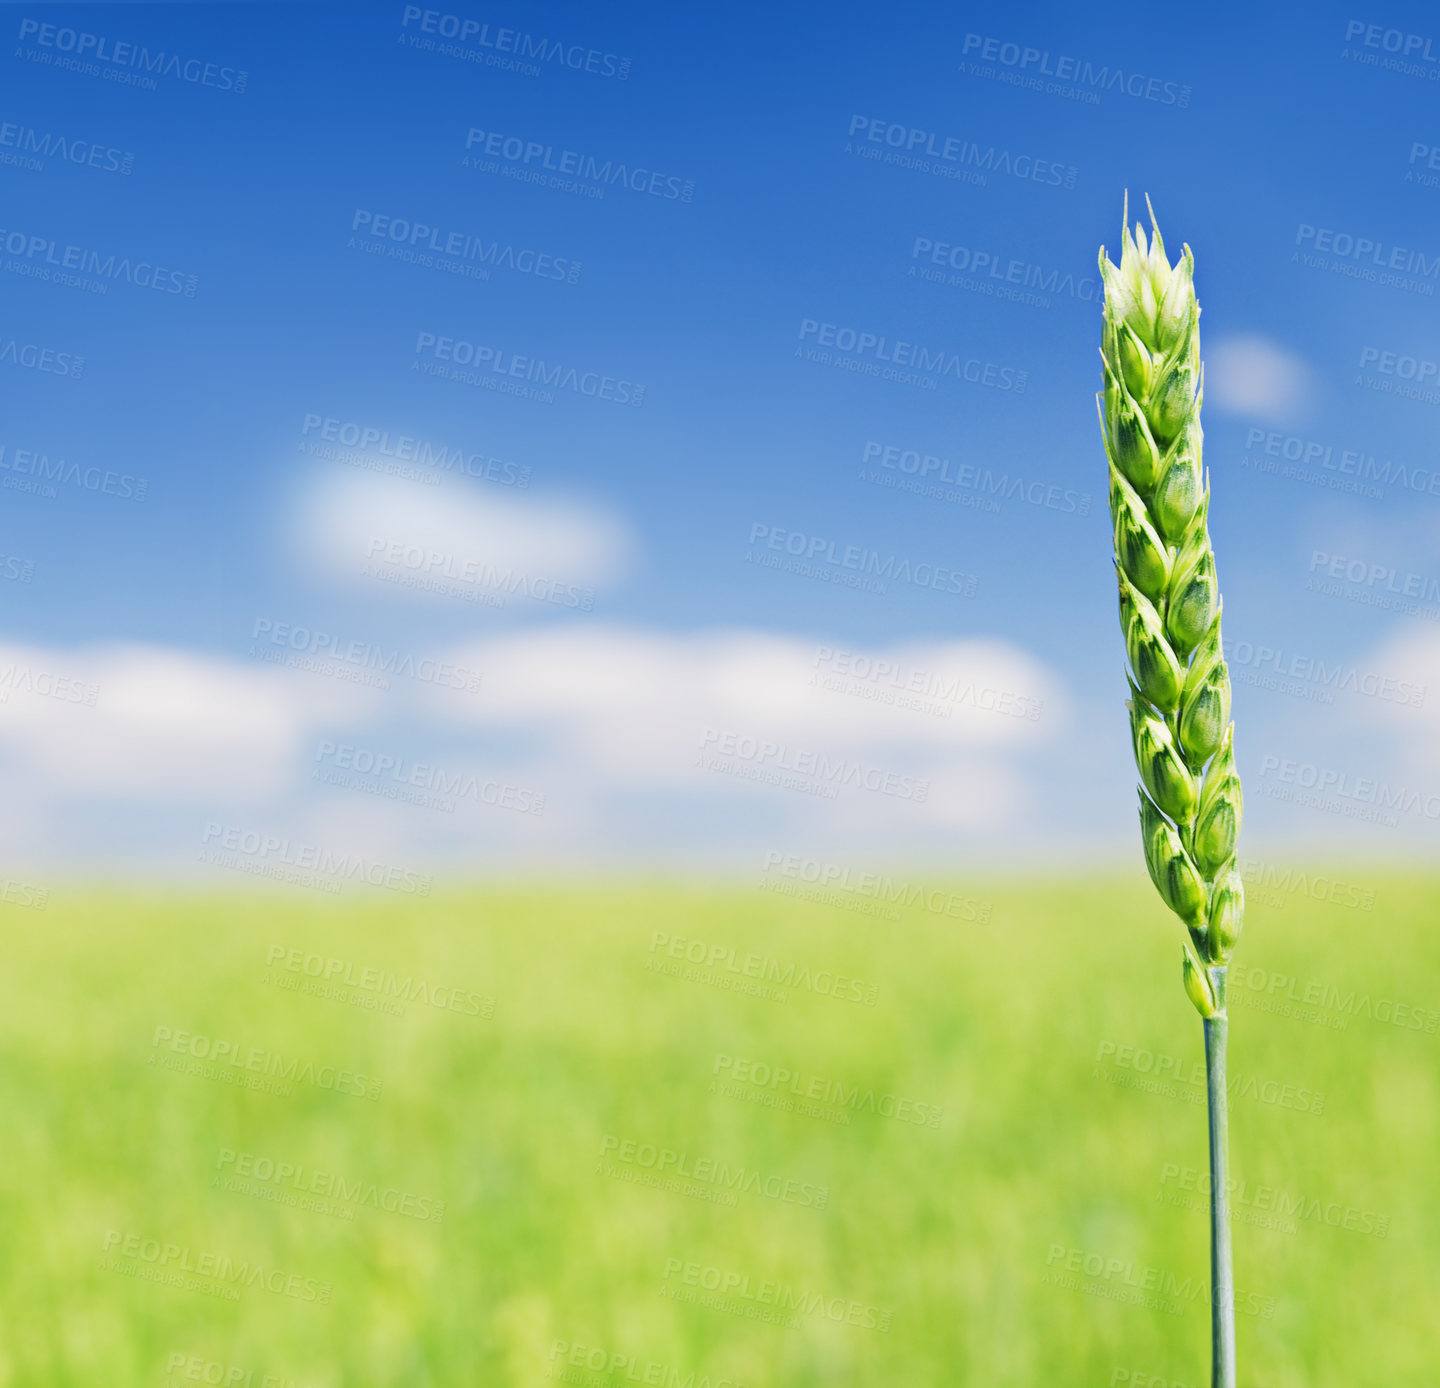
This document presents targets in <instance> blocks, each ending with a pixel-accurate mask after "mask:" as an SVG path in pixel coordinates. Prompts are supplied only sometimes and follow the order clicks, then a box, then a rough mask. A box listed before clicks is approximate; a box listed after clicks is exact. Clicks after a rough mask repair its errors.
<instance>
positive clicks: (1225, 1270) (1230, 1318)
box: [1205, 964, 1235, 1388]
mask: <svg viewBox="0 0 1440 1388" xmlns="http://www.w3.org/2000/svg"><path fill="white" fill-rule="evenodd" d="M1209 972H1210V981H1211V985H1212V987H1213V989H1214V991H1215V995H1216V998H1217V1000H1218V1002H1219V1005H1220V1009H1221V1010H1220V1011H1219V1012H1218V1013H1217V1014H1216V1015H1215V1016H1213V1017H1207V1018H1205V1094H1206V1098H1207V1099H1208V1101H1209V1109H1210V1340H1211V1360H1210V1362H1211V1371H1210V1385H1211V1388H1235V1272H1234V1259H1233V1257H1232V1255H1231V1250H1230V1110H1229V1096H1228V1093H1227V1090H1226V1086H1225V1043H1226V1041H1227V1040H1228V1037H1229V1031H1230V1019H1229V1017H1228V1016H1227V1015H1226V1014H1225V1011H1224V1007H1225V966H1224V965H1223V964H1222V965H1218V966H1217V967H1215V968H1212V969H1211V970H1210V971H1209Z"/></svg>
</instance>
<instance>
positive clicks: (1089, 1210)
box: [0, 868, 1440, 1388]
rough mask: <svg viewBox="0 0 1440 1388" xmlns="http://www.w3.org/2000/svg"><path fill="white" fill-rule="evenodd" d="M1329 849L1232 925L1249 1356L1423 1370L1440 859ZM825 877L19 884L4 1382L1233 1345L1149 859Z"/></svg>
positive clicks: (1116, 1377)
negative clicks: (1429, 869) (880, 890)
mask: <svg viewBox="0 0 1440 1388" xmlns="http://www.w3.org/2000/svg"><path fill="white" fill-rule="evenodd" d="M1347 880H1350V881H1354V882H1357V883H1360V884H1362V885H1364V884H1368V885H1369V886H1370V887H1373V889H1374V901H1373V907H1372V908H1371V909H1368V910H1367V909H1361V908H1358V907H1354V906H1343V905H1331V904H1325V903H1323V902H1318V901H1316V900H1314V899H1312V897H1311V896H1310V895H1309V894H1307V893H1306V892H1305V891H1303V890H1299V889H1297V884H1296V883H1294V882H1292V883H1289V884H1288V885H1287V884H1284V883H1282V884H1281V885H1279V886H1277V887H1274V888H1272V889H1271V890H1270V891H1268V892H1264V893H1261V894H1259V899H1254V900H1252V905H1251V908H1250V912H1249V920H1248V923H1247V927H1246V938H1245V939H1244V940H1243V941H1242V943H1241V946H1240V949H1239V951H1238V953H1237V959H1236V962H1237V965H1238V966H1239V968H1240V970H1241V971H1242V974H1243V979H1242V981H1243V982H1244V983H1245V984H1246V985H1247V986H1245V987H1242V988H1240V989H1238V990H1237V995H1236V997H1235V999H1234V1001H1233V1003H1232V1009H1231V1013H1232V1023H1231V1032H1232V1045H1231V1068H1232V1081H1233V1083H1234V1086H1235V1093H1234V1097H1233V1099H1232V1118H1231V1122H1232V1135H1233V1136H1232V1141H1233V1165H1234V1168H1235V1175H1236V1177H1237V1179H1238V1180H1239V1181H1241V1182H1243V1183H1244V1185H1243V1188H1242V1189H1240V1190H1239V1191H1237V1224H1236V1230H1235V1242H1236V1280H1237V1283H1238V1286H1239V1289H1240V1305H1241V1312H1242V1314H1240V1316H1239V1317H1238V1320H1239V1337H1240V1356H1241V1374H1240V1382H1241V1384H1242V1385H1247V1386H1248V1388H1323V1386H1324V1385H1335V1386H1336V1388H1354V1386H1355V1385H1361V1384H1396V1385H1402V1384H1419V1383H1422V1382H1425V1383H1428V1382H1433V1381H1435V1377H1436V1375H1437V1372H1440V1319H1437V1317H1436V1316H1435V1307H1436V1306H1437V1305H1440V1174H1437V1144H1440V1131H1437V1115H1440V1109H1437V1105H1440V1035H1437V1032H1436V1023H1437V1020H1440V931H1437V929H1436V922H1437V919H1440V884H1437V883H1436V882H1434V881H1422V880H1420V879H1418V878H1411V879H1406V878H1404V877H1403V876H1397V875H1396V874H1395V873H1394V872H1393V871H1390V872H1387V871H1385V870H1379V869H1366V868H1357V869H1356V870H1355V871H1354V872H1353V873H1351V874H1348V877H1347ZM838 900H839V904H838V905H837V904H834V903H831V902H816V901H807V900H798V899H794V898H791V897H787V896H784V895H779V894H776V893H774V892H769V891H762V890H759V889H758V888H757V887H755V886H753V885H752V886H745V885H738V886H729V887H716V888H701V887H682V886H674V885H652V886H636V887H632V888H619V887H615V886H607V887H603V888H596V889H593V890H585V889H582V888H581V887H578V886H563V885H562V886H552V887H524V888H513V889H498V888H488V889H482V890H474V891H469V892H464V893H458V892H457V893H455V894H451V895H437V896H436V897H433V898H430V899H426V900H421V899H417V898H414V897H404V896H394V895H390V894H380V895H378V896H373V897H356V898H347V899H345V900H339V899H332V898H327V897H323V896H318V895H316V894H303V895H297V896H275V895H264V894H261V893H253V894H246V893H234V894H230V895H208V896H206V895H193V896H179V895H168V896H167V895H160V894H154V895H142V894H137V893H134V892H130V893H126V892H106V893H98V892H96V893H92V894H90V895H81V894H79V893H67V892H66V891H64V890H59V891H57V892H56V893H55V894H54V897H53V899H52V900H51V902H50V904H49V906H48V908H47V909H44V910H36V909H22V908H19V907H16V906H13V905H12V906H6V907H4V908H0V909H3V915H0V931H3V943H0V951H3V953H0V958H3V959H4V967H3V970H0V1235H3V1249H4V1257H3V1259H0V1388H10V1386H11V1385H26V1388H28V1386H29V1385H35V1386H36V1388H60V1386H61V1385H76V1386H77V1388H78V1386H79V1385H84V1388H96V1385H107V1388H128V1386H129V1385H144V1386H145V1388H162V1385H165V1384H167V1383H174V1384H177V1385H178V1384H185V1383H203V1382H222V1383H224V1382H230V1383H241V1384H245V1385H250V1388H266V1385H280V1384H291V1383H294V1384H297V1385H303V1384H310V1385H315V1386H316V1388H320V1386H321V1385H332V1386H333V1385H341V1384H344V1385H359V1384H375V1385H412V1384H413V1385H462V1384H463V1385H532V1384H544V1383H547V1382H568V1383H573V1384H593V1385H596V1388H606V1386H608V1385H617V1386H618V1385H628V1384H634V1383H642V1384H663V1385H667V1386H673V1385H682V1384H688V1385H690V1388H705V1385H707V1384H708V1385H709V1388H718V1385H721V1384H746V1385H751V1388H761V1385H771V1386H773V1388H811V1386H812V1385H814V1386H815V1388H819V1385H825V1388H841V1386H842V1385H847V1386H848V1385H856V1386H857V1388H858V1386H859V1385H866V1388H921V1385H932V1384H934V1385H939V1384H975V1385H985V1388H999V1386H1000V1385H1012V1384H1013V1385H1025V1388H1034V1386H1035V1385H1045V1386H1046V1388H1050V1386H1051V1385H1053V1386H1054V1388H1069V1385H1095V1386H1096V1388H1099V1386H1100V1385H1111V1384H1132V1385H1133V1384H1143V1385H1146V1386H1147V1388H1154V1385H1158V1384H1160V1383H1166V1384H1169V1383H1179V1384H1187V1385H1195V1386H1196V1388H1199V1385H1201V1384H1203V1383H1206V1382H1208V1372H1209V1371H1208V1353H1209V1350H1208V1345H1209V1320H1208V1316H1209V1311H1208V1305H1207V1301H1206V1297H1207V1288H1206V1286H1205V1278H1206V1276H1207V1275H1208V1251H1207V1250H1208V1242H1207V1237H1206V1222H1205V1215H1204V1213H1203V1212H1202V1210H1203V1194H1202V1192H1201V1189H1200V1188H1199V1186H1198V1183H1197V1180H1196V1174H1197V1173H1196V1172H1195V1171H1194V1170H1193V1168H1195V1167H1197V1166H1198V1165H1200V1164H1201V1163H1203V1161H1204V1154H1205V1111H1204V1108H1203V1101H1202V1097H1201V1096H1202V1091H1201V1089H1200V1087H1199V1086H1198V1085H1196V1084H1195V1083H1194V1073H1193V1067H1194V1066H1195V1065H1196V1064H1197V1063H1198V1062H1199V1061H1200V1059H1201V1050H1200V1045H1201V1036H1200V1024H1199V1020H1198V1019H1197V1017H1196V1015H1195V1013H1194V1011H1193V1010H1192V1008H1191V1007H1190V1004H1189V1003H1188V1002H1187V1001H1186V999H1185V997H1184V994H1183V992H1182V990H1181V987H1180V978H1179V956H1180V949H1179V943H1178V934H1177V932H1178V926H1177V925H1176V924H1175V922H1174V921H1173V920H1172V919H1170V918H1168V917H1167V916H1166V915H1165V914H1164V913H1163V911H1162V908H1161V907H1160V906H1159V905H1158V904H1157V903H1156V900H1155V895H1154V892H1153V890H1152V889H1151V887H1150V884H1149V883H1148V882H1147V881H1144V880H1143V879H1140V880H1136V878H1135V877H1134V876H1132V877H1130V878H1129V879H1128V880H1126V881H1125V882H1124V883H1122V884H1119V885H1117V884H1114V883H1107V882H1103V881H1099V880H1092V881H1089V882H1084V883H1082V884H1080V885H1079V886H1060V885H1055V884H1050V883H1046V882H1044V881H1038V882H1032V883H1029V884H1024V883H1008V884H1007V883H1002V882H999V881H997V882H994V883H991V884H988V885H986V886H984V887H983V888H981V887H977V886H975V885H974V884H971V885H969V886H967V887H966V888H964V889H963V890H958V889H957V893H956V897H955V904H954V905H953V906H950V907H949V909H946V907H947V904H948V903H949V900H950V899H949V898H948V897H933V898H931V900H930V908H929V909H927V907H926V906H925V905H924V904H921V905H915V906H912V907H909V908H907V909H904V910H902V911H900V912H899V915H900V919H898V920H895V919H887V918H885V916H883V915H880V916H877V915H875V914H872V913H870V912H868V911H867V910H866V909H864V908H866V907H868V906H869V905H871V904H872V903H870V902H869V901H868V900H867V899H866V898H864V897H860V896H842V897H840V898H838ZM979 903H985V904H984V905H980V904H979ZM935 908H939V909H935ZM987 915H988V919H982V918H983V917H985V916H987ZM657 935H658V936H660V937H661V941H660V943H659V944H658V946H656V947H654V948H652V945H655V941H656V937H657ZM675 939H678V940H683V941H687V942H692V941H694V942H700V943H699V945H698V946H697V945H686V946H684V947H679V946H677V947H676V948H677V949H680V952H681V954H682V956H683V955H684V954H685V953H687V952H688V953H691V954H694V953H697V952H698V953H700V954H703V956H704V958H705V959H706V960H709V959H711V958H712V956H713V957H714V962H713V964H707V963H701V964H693V963H687V962H686V961H685V959H684V958H683V957H682V958H681V959H680V960H675V959H672V958H671V956H670V952H669V950H670V946H669V944H668V941H669V940H675ZM731 951H733V952H734V953H733V956H732V954H731V953H730V952H731ZM748 955H754V956H756V960H758V962H751V963H750V964H749V965H748V968H749V969H750V970H751V976H750V982H749V984H748V985H744V984H743V983H742V986H735V985H736V981H737V980H742V981H743V980H745V979H746V978H747V974H746V972H745V970H746V968H747V964H746V958H747V956H748ZM310 956H313V959H311V960H310V963H309V965H308V967H309V968H311V969H316V968H318V969H320V970H321V973H322V979H323V974H324V971H325V970H326V969H331V970H332V981H331V983H330V985H329V989H330V992H329V994H328V995H327V994H325V993H323V992H319V993H317V992H316V991H314V981H313V979H311V977H310V976H309V974H307V972H306V968H307V957H310ZM332 960H333V961H334V963H333V965H332V964H330V963H327V962H326V961H332ZM687 970H689V971H691V972H690V973H689V974H688V975H687ZM677 973H678V976H677ZM1276 975H1278V976H1280V978H1281V982H1280V983H1278V984H1275V983H1274V977H1275V976H1276ZM767 976H768V981H767ZM837 978H839V979H843V982H841V983H838V984H837V982H836V979H837ZM1272 984H1273V991H1272ZM307 985H309V990H308V991H307ZM1287 999H1288V1001H1287ZM397 1013H399V1014H403V1015H397ZM217 1057H218V1059H217ZM777 1072H789V1073H788V1075H780V1076H779V1078H778V1079H777ZM1157 1073H1158V1075H1159V1078H1157ZM241 1078H244V1079H245V1080H246V1081H247V1082H248V1086H249V1087H247V1085H246V1084H241V1083H236V1082H235V1081H236V1080H237V1079H241ZM377 1090H378V1092H377ZM346 1091H358V1092H346ZM282 1166H283V1168H285V1171H284V1177H283V1179H280V1177H279V1172H280V1170H281V1169H282ZM662 1166H663V1176H662V1175H657V1172H658V1171H659V1170H660V1169H661V1167H662ZM441 1202H443V1205H442V1203H441ZM692 1376H693V1377H692Z"/></svg>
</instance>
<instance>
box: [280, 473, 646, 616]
mask: <svg viewBox="0 0 1440 1388" xmlns="http://www.w3.org/2000/svg"><path fill="white" fill-rule="evenodd" d="M298 521H299V524H298V527H297V532H296V540H297V543H298V544H299V546H300V548H301V550H302V557H303V558H304V559H305V560H307V561H308V562H309V563H311V564H312V565H313V566H315V567H317V568H318V569H319V570H320V572H322V573H323V574H325V575H326V576H327V577H329V578H331V579H335V580H339V581H340V582H343V583H349V584H357V583H358V584H362V585H372V584H373V583H374V582H375V580H374V579H372V578H367V577H365V576H364V571H365V569H366V566H367V565H370V566H372V567H380V568H383V569H384V571H385V574H386V576H388V577H390V578H406V579H411V580H414V579H421V578H429V579H434V580H437V581H441V582H444V581H449V582H451V583H454V584H456V586H457V587H460V588H462V589H465V588H468V587H475V586H477V585H478V586H481V587H484V586H486V585H487V578H486V577H485V575H486V574H487V573H488V574H492V575H493V574H494V573H499V574H506V573H508V572H511V571H514V572H517V573H523V574H525V575H526V576H527V577H529V578H531V579H542V580H545V581H547V582H552V583H572V584H578V585H583V586H590V587H593V586H595V585H597V584H600V583H605V582H609V581H613V580H614V579H615V578H617V577H618V576H619V575H620V574H621V573H622V572H623V570H624V569H625V567H626V564H627V562H628V560H629V556H630V549H631V542H630V537H629V533H628V531H627V529H626V528H625V526H624V525H623V524H622V523H621V522H620V521H619V520H618V519H617V518H616V517H614V516H612V515H611V514H609V513H608V512H604V511H602V510H600V509H598V508H596V507H595V506H593V505H591V504H589V503H585V502H581V501H577V500H561V499H555V498H543V497H538V496H533V495H524V494H521V495H513V496H512V495H509V494H507V493H503V492H500V491H499V490H496V489H490V490H486V491H477V490H474V489H469V488H463V487H459V486H455V485H453V484H452V485H445V486H441V487H421V486H416V485H415V484H414V483H413V482H402V481H397V480H396V479H394V478H388V477H379V476H375V475H372V474H370V473H365V472H352V471H349V470H346V469H342V470H339V471H337V472H336V473H334V474H332V475H329V476H327V477H326V478H325V479H324V480H323V481H320V482H318V483H317V484H316V486H315V488H314V490H313V491H311V492H310V493H309V494H308V495H307V496H306V497H305V499H304V501H303V503H302V504H301V506H300V508H299V511H298ZM488 582H489V583H493V577H492V578H490V579H488ZM387 586H390V587H392V588H393V590H394V591H396V592H400V593H409V594H412V595H416V596H421V597H424V596H428V595H429V594H428V593H427V590H425V589H424V588H420V587H416V586H403V585H402V584H399V583H396V584H392V585H387Z"/></svg>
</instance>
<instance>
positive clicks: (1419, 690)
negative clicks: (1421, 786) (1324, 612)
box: [1357, 631, 1440, 771]
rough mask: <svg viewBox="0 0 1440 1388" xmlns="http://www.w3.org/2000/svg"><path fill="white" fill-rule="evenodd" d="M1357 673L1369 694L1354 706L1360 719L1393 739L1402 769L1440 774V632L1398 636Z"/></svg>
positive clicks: (1361, 663) (1360, 664)
mask: <svg viewBox="0 0 1440 1388" xmlns="http://www.w3.org/2000/svg"><path fill="white" fill-rule="evenodd" d="M1357 670H1358V675H1359V678H1360V679H1361V680H1363V683H1364V687H1363V688H1362V690H1361V692H1362V693H1364V694H1369V696H1370V697H1367V698H1362V699H1361V700H1359V702H1358V705H1357V707H1358V709H1359V710H1360V716H1361V721H1362V722H1363V723H1368V724H1369V725H1370V726H1372V727H1377V728H1383V729H1385V730H1386V731H1387V732H1388V733H1389V734H1390V735H1391V736H1392V737H1393V738H1394V739H1395V741H1396V743H1397V752H1398V760H1399V761H1400V763H1401V764H1402V765H1405V766H1408V767H1410V768H1412V769H1414V768H1415V767H1416V766H1425V767H1426V768H1428V769H1430V770H1431V771H1436V770H1440V633H1437V632H1433V631H1405V632H1397V633H1395V634H1394V635H1392V636H1391V637H1389V638H1388V639H1387V640H1385V641H1384V642H1382V643H1381V645H1380V646H1379V647H1378V648H1377V649H1376V650H1374V651H1372V652H1371V653H1370V654H1368V655H1366V656H1365V657H1364V658H1363V659H1362V660H1360V661H1358V662H1357ZM1417 700H1418V703H1417V702H1416V701H1417Z"/></svg>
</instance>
